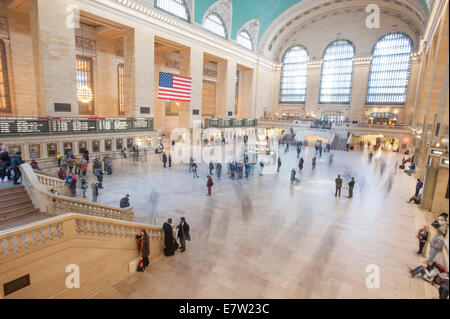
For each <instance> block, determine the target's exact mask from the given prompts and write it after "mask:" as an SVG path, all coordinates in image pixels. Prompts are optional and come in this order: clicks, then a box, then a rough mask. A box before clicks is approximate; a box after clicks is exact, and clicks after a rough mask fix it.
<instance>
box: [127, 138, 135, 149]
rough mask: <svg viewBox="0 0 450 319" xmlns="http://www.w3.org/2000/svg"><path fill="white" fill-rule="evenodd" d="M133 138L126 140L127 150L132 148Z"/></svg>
mask: <svg viewBox="0 0 450 319" xmlns="http://www.w3.org/2000/svg"><path fill="white" fill-rule="evenodd" d="M133 142H134V141H133V138H127V148H128V149H132V148H133Z"/></svg>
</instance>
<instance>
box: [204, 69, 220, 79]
mask: <svg viewBox="0 0 450 319" xmlns="http://www.w3.org/2000/svg"><path fill="white" fill-rule="evenodd" d="M203 76H204V77H208V78H214V79H217V71H214V70H210V69H207V68H203Z"/></svg>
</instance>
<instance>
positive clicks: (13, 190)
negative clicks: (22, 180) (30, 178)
mask: <svg viewBox="0 0 450 319" xmlns="http://www.w3.org/2000/svg"><path fill="white" fill-rule="evenodd" d="M20 192H26V190H25V187H23V186H18V187H8V188H0V196H3V195H8V194H16V193H20Z"/></svg>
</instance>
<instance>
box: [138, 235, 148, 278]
mask: <svg viewBox="0 0 450 319" xmlns="http://www.w3.org/2000/svg"><path fill="white" fill-rule="evenodd" d="M136 239H137V240H138V248H139V251H140V252H141V254H142V261H143V262H144V269H143V270H145V268H146V267H147V266H148V265H149V264H150V262H149V260H148V256H150V240H149V238H148V234H147V232H146V231H145V229H142V230H141V232H140V234H139V235H136Z"/></svg>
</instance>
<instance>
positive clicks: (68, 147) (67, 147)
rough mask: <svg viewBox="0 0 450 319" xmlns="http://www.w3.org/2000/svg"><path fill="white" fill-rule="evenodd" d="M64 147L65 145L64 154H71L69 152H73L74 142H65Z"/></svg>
mask: <svg viewBox="0 0 450 319" xmlns="http://www.w3.org/2000/svg"><path fill="white" fill-rule="evenodd" d="M63 147H64V155H66V156H67V154H69V153H72V154H73V146H72V142H65V143H63Z"/></svg>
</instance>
